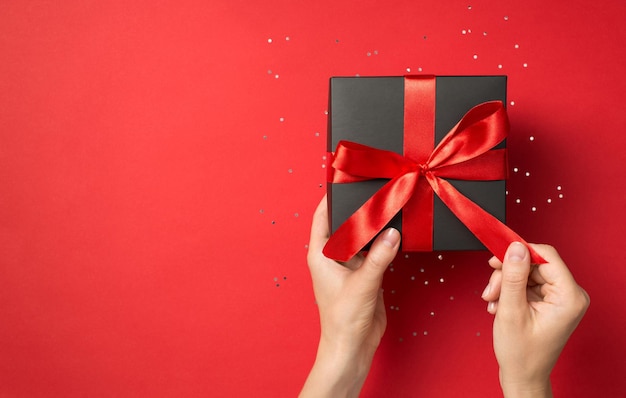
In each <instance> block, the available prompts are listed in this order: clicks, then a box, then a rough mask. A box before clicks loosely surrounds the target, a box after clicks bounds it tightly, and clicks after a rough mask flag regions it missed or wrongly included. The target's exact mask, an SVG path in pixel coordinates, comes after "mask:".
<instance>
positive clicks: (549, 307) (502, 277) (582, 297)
mask: <svg viewBox="0 0 626 398" xmlns="http://www.w3.org/2000/svg"><path fill="white" fill-rule="evenodd" d="M531 246H532V247H533V249H535V250H536V251H537V253H539V254H540V255H541V256H542V257H543V258H544V259H546V261H547V263H545V264H541V265H532V266H531V264H530V255H529V253H528V249H527V248H526V246H524V245H523V244H521V243H519V242H514V243H512V244H511V245H510V246H509V248H508V250H507V252H506V255H505V260H504V263H501V262H500V261H499V260H498V259H496V258H495V257H494V258H492V259H491V260H489V264H490V265H491V266H492V267H493V268H494V271H493V273H492V275H491V278H490V280H489V284H488V285H487V287H486V288H485V291H484V292H483V296H482V297H483V299H484V300H485V301H488V302H489V304H488V306H487V310H488V311H489V312H490V313H492V314H495V319H494V322H493V346H494V350H495V353H496V359H497V360H498V364H499V366H500V385H501V386H502V391H503V392H504V395H505V396H506V397H523V396H528V397H551V396H552V388H551V385H550V373H551V371H552V368H553V367H554V365H555V363H556V361H557V359H558V357H559V355H560V353H561V351H562V350H563V347H564V346H565V343H566V342H567V340H568V338H569V336H570V335H571V334H572V332H573V331H574V329H576V326H578V323H579V322H580V320H581V319H582V317H583V315H584V314H585V311H586V310H587V307H588V306H589V295H588V294H587V292H585V290H584V289H583V288H581V287H580V286H578V284H577V283H576V281H575V280H574V277H573V276H572V274H571V273H570V271H569V270H568V268H567V266H566V265H565V263H564V262H563V260H562V259H561V257H560V256H559V254H558V253H557V251H556V250H555V249H554V248H553V247H551V246H547V245H534V244H531Z"/></svg>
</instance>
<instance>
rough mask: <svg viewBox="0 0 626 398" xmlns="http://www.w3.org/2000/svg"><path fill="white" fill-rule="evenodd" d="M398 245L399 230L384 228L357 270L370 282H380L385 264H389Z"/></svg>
mask: <svg viewBox="0 0 626 398" xmlns="http://www.w3.org/2000/svg"><path fill="white" fill-rule="evenodd" d="M399 247H400V232H398V230H396V229H394V228H389V229H387V230H385V231H384V232H383V233H382V234H380V235H379V236H378V238H376V240H375V241H374V243H372V247H371V248H370V250H369V252H368V253H367V256H366V257H365V259H364V260H363V264H361V267H359V269H358V272H359V273H360V274H363V275H364V278H367V279H368V280H370V281H372V282H376V283H377V284H379V283H380V281H381V280H382V277H383V273H384V272H385V270H386V269H387V266H389V264H391V262H392V261H393V259H394V258H395V257H396V254H397V253H398V248H399Z"/></svg>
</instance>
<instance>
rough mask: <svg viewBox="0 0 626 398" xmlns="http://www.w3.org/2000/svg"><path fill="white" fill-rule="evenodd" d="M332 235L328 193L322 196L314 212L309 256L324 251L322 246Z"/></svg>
mask: <svg viewBox="0 0 626 398" xmlns="http://www.w3.org/2000/svg"><path fill="white" fill-rule="evenodd" d="M329 235H330V232H329V228H328V207H327V204H326V195H324V197H323V198H322V200H321V201H320V203H319V204H318V205H317V208H316V209H315V212H314V213H313V221H312V223H311V238H310V239H309V256H311V255H315V256H316V255H318V254H321V253H322V248H323V247H324V245H325V244H326V241H328V237H329Z"/></svg>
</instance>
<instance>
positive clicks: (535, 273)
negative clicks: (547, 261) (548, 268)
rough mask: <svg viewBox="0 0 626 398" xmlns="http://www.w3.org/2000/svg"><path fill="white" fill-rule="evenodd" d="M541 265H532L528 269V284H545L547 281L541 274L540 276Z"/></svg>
mask: <svg viewBox="0 0 626 398" xmlns="http://www.w3.org/2000/svg"><path fill="white" fill-rule="evenodd" d="M542 265H543V264H541V265H533V266H532V267H531V269H530V277H529V278H528V286H535V285H545V284H546V283H547V282H546V280H545V279H544V278H543V276H541V271H539V268H540V267H541V266H542Z"/></svg>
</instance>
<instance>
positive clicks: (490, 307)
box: [487, 300, 498, 315]
mask: <svg viewBox="0 0 626 398" xmlns="http://www.w3.org/2000/svg"><path fill="white" fill-rule="evenodd" d="M487 312H488V313H490V314H491V315H495V314H496V312H498V301H497V300H496V301H490V302H489V303H488V304H487Z"/></svg>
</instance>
